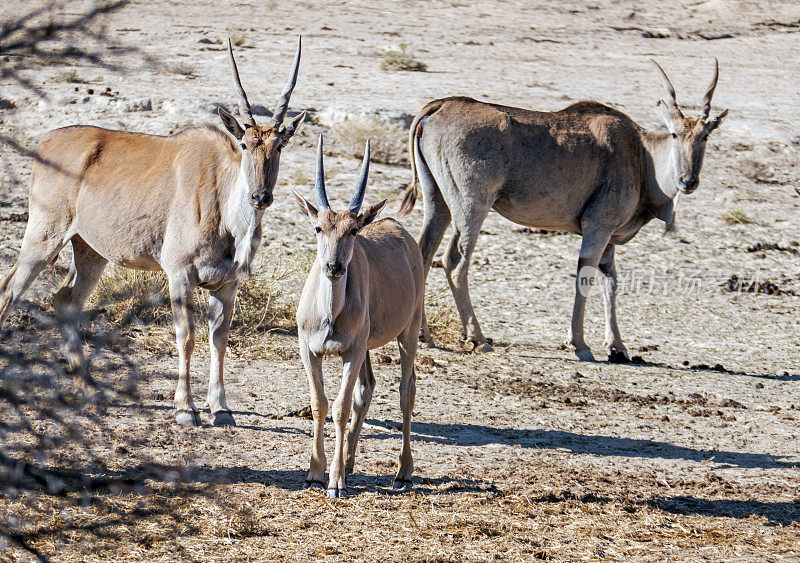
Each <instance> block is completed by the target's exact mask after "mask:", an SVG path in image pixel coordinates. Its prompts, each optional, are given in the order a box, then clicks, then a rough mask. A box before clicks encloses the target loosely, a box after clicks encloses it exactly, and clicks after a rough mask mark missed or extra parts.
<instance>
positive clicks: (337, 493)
mask: <svg viewBox="0 0 800 563" xmlns="http://www.w3.org/2000/svg"><path fill="white" fill-rule="evenodd" d="M346 496H347V489H328V498H344V497H346Z"/></svg>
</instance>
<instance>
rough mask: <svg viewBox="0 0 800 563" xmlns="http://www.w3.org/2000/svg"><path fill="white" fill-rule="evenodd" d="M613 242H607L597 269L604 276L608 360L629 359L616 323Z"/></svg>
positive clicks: (615, 270) (615, 279) (605, 345)
mask: <svg viewBox="0 0 800 563" xmlns="http://www.w3.org/2000/svg"><path fill="white" fill-rule="evenodd" d="M614 249H615V246H614V245H613V244H609V245H608V247H606V250H605V252H603V256H602V258H600V264H599V269H600V272H601V273H602V274H603V275H604V276H605V280H604V281H605V283H604V284H603V298H604V303H605V312H606V338H605V342H604V343H603V345H604V347H605V349H606V351H607V352H608V359H609V361H630V359H631V357H630V354H628V349H627V348H626V347H625V344H623V343H622V336H621V335H620V333H619V325H617V267H616V260H615V258H614Z"/></svg>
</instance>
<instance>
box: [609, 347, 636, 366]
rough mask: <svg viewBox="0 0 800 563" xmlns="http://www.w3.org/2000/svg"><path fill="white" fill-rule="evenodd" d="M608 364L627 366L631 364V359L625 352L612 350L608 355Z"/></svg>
mask: <svg viewBox="0 0 800 563" xmlns="http://www.w3.org/2000/svg"><path fill="white" fill-rule="evenodd" d="M608 363H609V364H629V363H631V358H630V356H629V355H628V351H627V350H614V349H612V350H611V351H610V352H609V353H608Z"/></svg>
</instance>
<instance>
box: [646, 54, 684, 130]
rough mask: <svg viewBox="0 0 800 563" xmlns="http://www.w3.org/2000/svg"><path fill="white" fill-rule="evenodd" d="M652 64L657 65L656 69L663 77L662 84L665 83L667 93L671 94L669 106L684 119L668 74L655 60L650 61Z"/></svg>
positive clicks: (668, 101)
mask: <svg viewBox="0 0 800 563" xmlns="http://www.w3.org/2000/svg"><path fill="white" fill-rule="evenodd" d="M650 62H652V63H653V64H654V65H656V69H658V74H659V76H661V82H663V84H664V88H665V89H666V90H667V93H668V94H669V99H668V100H667V102H666V103H667V104H668V105H669V107H670V109H672V110H674V111H676V112H678V114H679V115H680V116H681V117H683V113H682V112H681V110H680V108H679V107H678V100H677V98H676V97H675V88H674V87H673V86H672V82H670V81H669V78H668V77H667V73H666V72H664V69H663V68H661V65H659V64H658V63H657V62H656V61H655V60H653V59H650Z"/></svg>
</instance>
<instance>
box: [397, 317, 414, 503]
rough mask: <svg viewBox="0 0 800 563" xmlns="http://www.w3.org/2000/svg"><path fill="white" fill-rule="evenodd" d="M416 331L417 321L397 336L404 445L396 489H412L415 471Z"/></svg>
mask: <svg viewBox="0 0 800 563" xmlns="http://www.w3.org/2000/svg"><path fill="white" fill-rule="evenodd" d="M415 320H418V319H415ZM416 332H417V331H416V323H412V324H411V325H410V326H409V328H407V329H406V330H405V331H403V332H402V333H401V334H400V336H399V337H398V338H397V344H398V347H399V348H400V370H401V374H400V410H401V411H402V413H403V447H402V449H401V450H400V466H399V467H398V469H397V475H395V478H394V483H393V484H392V486H393V488H395V489H406V490H408V489H411V476H412V474H413V473H414V458H413V457H412V455H411V417H412V414H413V412H414V400H415V398H416V395H417V374H416V371H415V370H414V360H415V359H416V357H417V339H416V337H415V336H414V335H415V333H416Z"/></svg>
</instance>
